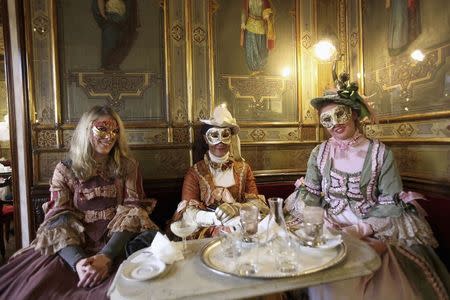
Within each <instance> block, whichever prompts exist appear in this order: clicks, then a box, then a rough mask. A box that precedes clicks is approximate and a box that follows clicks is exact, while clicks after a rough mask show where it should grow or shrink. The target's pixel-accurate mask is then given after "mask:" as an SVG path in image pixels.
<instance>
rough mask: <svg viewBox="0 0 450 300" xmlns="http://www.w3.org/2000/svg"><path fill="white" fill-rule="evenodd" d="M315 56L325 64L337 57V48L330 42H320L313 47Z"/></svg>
mask: <svg viewBox="0 0 450 300" xmlns="http://www.w3.org/2000/svg"><path fill="white" fill-rule="evenodd" d="M313 51H314V56H315V57H316V58H317V59H318V60H320V61H323V62H329V61H331V60H332V59H333V57H335V56H336V52H337V51H336V47H335V46H334V45H333V43H331V42H330V41H329V40H320V41H318V42H317V43H316V44H315V45H314V46H313Z"/></svg>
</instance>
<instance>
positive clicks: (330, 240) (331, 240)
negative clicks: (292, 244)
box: [295, 228, 343, 249]
mask: <svg viewBox="0 0 450 300" xmlns="http://www.w3.org/2000/svg"><path fill="white" fill-rule="evenodd" d="M295 235H296V236H297V237H299V238H300V240H302V237H303V236H304V233H303V231H302V229H299V230H297V231H295ZM342 242H343V240H342V236H341V235H340V234H332V233H331V232H329V231H328V230H327V229H325V228H324V232H323V243H322V244H320V245H317V246H316V247H311V246H301V247H307V248H318V249H331V248H334V247H337V246H339V245H340V244H342Z"/></svg>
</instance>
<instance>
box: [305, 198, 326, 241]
mask: <svg viewBox="0 0 450 300" xmlns="http://www.w3.org/2000/svg"><path fill="white" fill-rule="evenodd" d="M323 215H324V210H323V208H322V207H318V206H306V207H305V209H304V211H303V233H304V238H305V242H306V244H307V245H309V246H313V247H316V246H318V245H320V244H321V243H322V242H323Z"/></svg>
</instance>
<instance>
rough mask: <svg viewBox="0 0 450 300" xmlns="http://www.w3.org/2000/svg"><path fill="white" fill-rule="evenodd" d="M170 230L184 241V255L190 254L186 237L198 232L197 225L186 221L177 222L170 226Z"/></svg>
mask: <svg viewBox="0 0 450 300" xmlns="http://www.w3.org/2000/svg"><path fill="white" fill-rule="evenodd" d="M170 230H172V232H173V233H174V234H175V235H176V236H179V237H180V238H181V239H182V240H183V254H187V253H189V251H188V249H187V242H186V237H188V236H189V235H191V234H192V233H194V232H195V230H197V224H195V223H193V222H187V221H186V220H184V219H182V220H180V221H177V222H173V223H172V224H170Z"/></svg>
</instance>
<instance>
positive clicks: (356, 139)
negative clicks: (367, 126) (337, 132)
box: [330, 130, 364, 150]
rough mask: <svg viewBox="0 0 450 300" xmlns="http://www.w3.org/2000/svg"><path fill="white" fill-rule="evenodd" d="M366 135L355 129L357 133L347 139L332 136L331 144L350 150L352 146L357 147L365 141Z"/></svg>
mask: <svg viewBox="0 0 450 300" xmlns="http://www.w3.org/2000/svg"><path fill="white" fill-rule="evenodd" d="M363 137H364V136H363V135H362V134H361V133H360V132H359V131H358V130H356V131H355V134H354V135H353V136H352V137H351V138H349V139H346V140H338V139H335V138H334V137H332V138H330V142H331V144H332V145H333V146H334V147H335V148H337V149H339V150H348V149H349V148H350V147H355V146H357V145H359V144H360V143H361V142H363V141H364V138H363Z"/></svg>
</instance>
